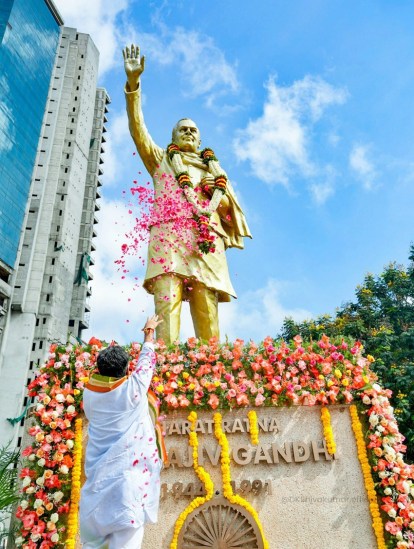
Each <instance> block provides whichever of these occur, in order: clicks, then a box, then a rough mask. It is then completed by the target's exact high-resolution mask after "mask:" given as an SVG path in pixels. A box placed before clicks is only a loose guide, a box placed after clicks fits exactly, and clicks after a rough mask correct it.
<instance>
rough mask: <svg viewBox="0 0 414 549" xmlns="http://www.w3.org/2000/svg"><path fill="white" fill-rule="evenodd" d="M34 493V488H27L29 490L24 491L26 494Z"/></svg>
mask: <svg viewBox="0 0 414 549" xmlns="http://www.w3.org/2000/svg"><path fill="white" fill-rule="evenodd" d="M35 491H36V489H35V487H34V486H29V488H28V489H27V490H26V494H34V493H35Z"/></svg>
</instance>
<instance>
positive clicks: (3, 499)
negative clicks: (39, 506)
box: [0, 446, 20, 541]
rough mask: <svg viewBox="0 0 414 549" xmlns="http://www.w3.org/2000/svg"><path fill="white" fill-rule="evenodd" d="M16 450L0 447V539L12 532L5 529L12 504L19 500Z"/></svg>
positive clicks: (17, 454)
mask: <svg viewBox="0 0 414 549" xmlns="http://www.w3.org/2000/svg"><path fill="white" fill-rule="evenodd" d="M18 459H19V451H18V450H14V451H12V450H9V446H5V447H2V448H0V541H1V540H2V539H3V538H6V537H8V536H9V534H13V532H9V531H7V524H8V523H9V521H10V513H11V511H12V508H13V505H14V504H15V503H17V501H19V499H20V496H19V493H18V489H17V484H16V479H17V468H16V465H17V461H18Z"/></svg>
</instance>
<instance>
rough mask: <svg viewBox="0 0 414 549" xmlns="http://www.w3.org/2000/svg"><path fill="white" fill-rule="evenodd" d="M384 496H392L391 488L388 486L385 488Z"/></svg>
mask: <svg viewBox="0 0 414 549" xmlns="http://www.w3.org/2000/svg"><path fill="white" fill-rule="evenodd" d="M384 494H385V495H386V496H390V495H391V494H392V490H391V488H390V487H389V486H387V487H386V488H385V490H384Z"/></svg>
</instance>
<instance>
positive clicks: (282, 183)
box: [57, 0, 414, 342]
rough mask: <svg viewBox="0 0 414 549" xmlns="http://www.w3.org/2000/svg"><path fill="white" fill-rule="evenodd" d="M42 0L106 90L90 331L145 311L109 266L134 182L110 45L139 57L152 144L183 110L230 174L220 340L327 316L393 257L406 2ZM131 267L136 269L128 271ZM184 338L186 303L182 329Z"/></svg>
mask: <svg viewBox="0 0 414 549" xmlns="http://www.w3.org/2000/svg"><path fill="white" fill-rule="evenodd" d="M65 4H67V5H65ZM69 4H70V5H69ZM57 5H58V8H59V9H60V11H61V13H62V15H63V18H64V20H65V23H66V24H67V25H68V26H76V27H77V28H78V30H80V31H81V32H86V33H89V34H91V35H92V38H93V39H94V41H95V43H96V44H97V46H98V48H99V49H100V51H101V63H100V71H101V74H100V85H102V86H105V87H106V88H107V90H108V93H109V95H110V97H111V99H112V104H111V106H110V113H109V116H108V118H109V122H108V134H107V135H108V143H107V147H106V151H107V152H106V156H105V165H104V170H105V176H104V178H103V183H104V187H103V194H104V198H103V201H102V208H101V212H100V221H101V222H100V225H99V226H98V232H99V237H98V239H97V243H96V244H97V248H98V249H97V253H96V258H95V260H96V265H95V267H94V270H95V271H94V272H95V278H94V281H93V296H92V313H91V323H90V325H91V329H90V334H92V333H93V334H95V335H97V336H100V337H105V338H107V339H111V338H116V339H118V340H119V341H122V342H126V341H128V340H131V339H135V338H136V334H137V329H138V328H139V327H140V326H141V324H142V322H143V319H144V317H145V315H148V314H150V313H151V311H152V301H151V299H150V298H149V296H147V295H146V294H145V292H144V291H143V290H142V289H139V290H137V291H133V289H132V287H133V284H134V281H133V279H132V278H131V279H130V280H126V281H125V282H124V283H122V284H121V282H120V277H119V275H118V274H117V273H116V271H115V268H114V265H113V260H114V259H115V258H116V257H117V255H119V252H118V250H119V246H120V243H121V241H123V237H122V236H120V237H117V233H119V232H120V231H121V233H122V230H124V231H125V230H126V229H127V228H128V225H127V224H128V220H127V219H125V218H126V217H127V216H125V208H124V206H123V204H122V190H124V189H128V188H129V187H130V186H131V183H132V181H133V180H135V179H139V181H140V182H142V183H145V182H146V181H148V179H149V178H148V176H147V174H146V173H145V170H144V168H143V167H142V165H141V164H140V163H139V159H138V156H137V155H136V156H133V154H132V153H133V151H134V146H133V143H132V140H131V138H130V136H129V132H128V127H127V122H126V115H125V103H124V96H123V85H124V81H125V75H124V71H123V63H122V55H121V48H122V46H123V45H124V44H130V43H131V42H132V41H133V42H135V43H137V44H139V45H140V46H141V50H142V53H143V54H144V55H145V56H146V68H145V72H144V74H143V77H142V90H143V93H144V116H145V119H146V122H147V126H148V128H149V130H150V132H151V134H152V136H153V138H154V139H155V141H156V142H157V143H158V144H159V145H162V146H165V145H167V144H168V143H169V140H170V135H171V128H172V126H173V125H174V124H175V122H176V121H177V120H178V119H179V118H182V117H183V116H189V117H191V118H193V119H194V120H195V121H196V122H197V123H198V126H199V128H200V131H201V138H202V141H203V145H204V146H207V145H208V146H211V147H213V148H214V150H215V152H216V155H217V156H218V157H219V159H220V161H221V164H222V165H223V167H224V168H225V169H226V171H227V173H228V174H229V176H230V178H231V180H232V182H233V183H234V184H235V186H236V189H237V193H238V195H239V196H240V199H241V202H242V205H243V207H244V208H245V211H246V215H247V218H248V222H249V225H250V229H251V231H252V234H253V237H254V238H253V240H252V241H247V242H246V248H245V250H243V251H240V250H230V251H229V252H228V261H229V266H230V271H231V275H232V279H233V283H234V286H235V288H236V291H237V293H238V295H239V299H238V301H237V302H233V303H232V304H230V305H229V304H223V305H222V306H221V307H220V319H221V332H222V336H224V335H225V334H227V335H228V336H229V337H230V338H235V337H242V338H244V339H249V338H252V339H255V340H259V339H262V338H263V337H264V336H266V335H269V334H270V335H275V334H276V333H277V331H278V330H279V328H280V325H281V322H282V320H283V317H284V316H285V315H292V316H294V317H295V318H297V319H300V318H305V317H310V316H314V315H318V314H322V313H326V312H327V313H333V312H334V310H335V307H337V306H339V305H340V304H341V303H343V302H344V301H347V300H349V299H352V297H353V294H354V289H355V287H356V285H357V284H358V283H360V282H361V281H362V280H363V277H364V275H365V274H366V273H367V272H374V273H379V272H381V269H382V268H383V266H384V265H385V264H386V263H388V262H389V261H391V260H396V261H397V262H401V263H406V262H407V256H408V250H409V246H410V242H411V241H412V239H413V237H412V234H413V232H412V225H413V221H412V220H413V214H412V210H413V204H414V190H413V188H414V187H413V182H414V135H413V134H414V109H413V101H414V99H413V97H414V94H413V90H414V56H413V51H414V35H413V33H412V21H413V17H414V6H413V4H412V3H411V2H408V1H400V2H393V3H390V2H385V1H376V2H374V1H367V2H357V1H348V2H344V1H342V2H339V1H334V0H329V1H327V0H326V1H316V0H315V1H313V0H308V1H306V2H305V1H297V0H292V1H291V2H284V1H280V0H273V1H270V0H269V1H259V2H253V3H250V2H240V1H239V2H235V1H233V0H228V1H226V2H219V1H216V0H212V1H210V2H209V3H208V4H207V3H205V2H203V3H201V2H196V1H188V0H187V1H185V2H184V1H181V2H180V1H178V2H177V1H176V2H170V1H165V2H154V3H150V2H143V1H128V0H117V1H110V0H100V1H99V0H90V1H89V2H88V3H87V4H86V5H85V3H84V2H81V1H80V0H73V1H71V2H70V3H68V2H64V1H63V0H59V1H57ZM139 171H141V172H142V174H138V172H139ZM114 219H116V220H117V221H118V224H117V225H114ZM135 274H137V276H138V277H139V278H141V279H142V275H143V271H142V269H139V270H138V272H137V273H135ZM131 296H132V297H133V299H132V301H131V302H128V297H131ZM126 320H129V322H126ZM189 335H192V327H191V321H190V319H189V315H188V311H187V310H186V311H185V312H184V317H183V326H182V337H187V336H189Z"/></svg>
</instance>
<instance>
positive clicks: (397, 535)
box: [395, 532, 403, 541]
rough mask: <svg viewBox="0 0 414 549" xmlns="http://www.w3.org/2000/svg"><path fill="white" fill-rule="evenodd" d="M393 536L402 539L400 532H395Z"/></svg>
mask: <svg viewBox="0 0 414 549" xmlns="http://www.w3.org/2000/svg"><path fill="white" fill-rule="evenodd" d="M395 537H396V538H397V539H398V540H400V541H401V540H402V539H403V535H402V532H397V533H396V534H395Z"/></svg>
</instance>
